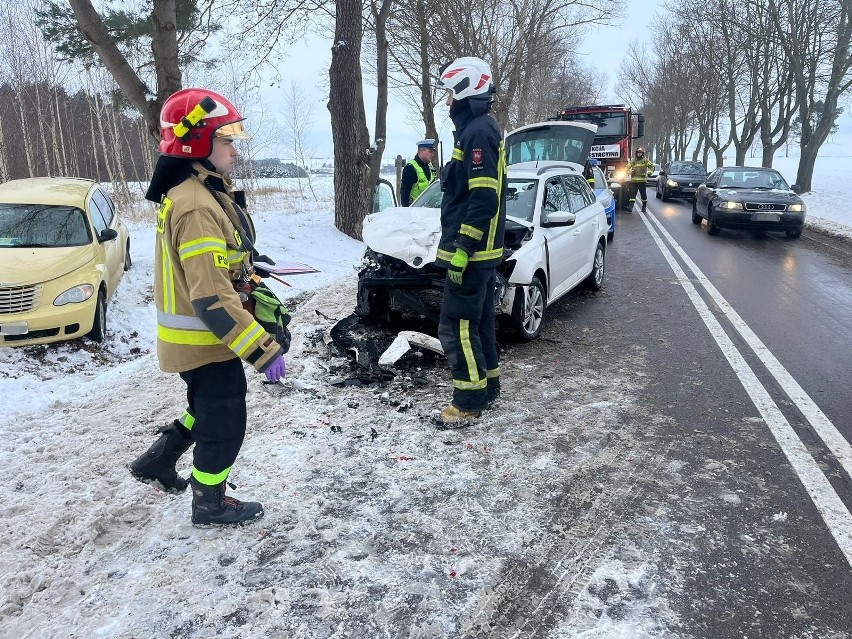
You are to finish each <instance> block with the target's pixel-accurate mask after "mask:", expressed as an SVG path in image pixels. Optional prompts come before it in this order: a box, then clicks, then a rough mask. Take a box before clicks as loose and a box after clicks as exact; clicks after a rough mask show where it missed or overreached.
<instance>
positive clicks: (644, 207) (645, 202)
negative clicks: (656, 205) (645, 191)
mask: <svg viewBox="0 0 852 639" xmlns="http://www.w3.org/2000/svg"><path fill="white" fill-rule="evenodd" d="M642 212H643V213H647V212H648V202H647V201H645V200H643V201H642Z"/></svg>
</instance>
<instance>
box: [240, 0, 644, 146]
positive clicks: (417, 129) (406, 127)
mask: <svg viewBox="0 0 852 639" xmlns="http://www.w3.org/2000/svg"><path fill="white" fill-rule="evenodd" d="M657 6H659V3H658V2H657V1H656V0H632V1H631V2H628V3H627V9H626V11H627V16H626V18H625V19H624V20H623V21H620V24H619V25H618V26H613V27H599V28H597V29H595V30H593V31H592V32H591V33H590V34H589V36H588V37H587V38H586V41H585V42H584V43H583V46H582V48H581V53H582V55H583V62H584V63H585V64H588V63H589V60H590V58H591V60H592V61H593V65H594V67H595V68H597V69H599V70H600V71H602V72H604V73H605V74H606V75H607V91H608V93H609V96H608V98H607V100H608V101H619V100H618V98H617V96H616V95H615V93H614V91H613V90H612V87H613V85H614V83H615V79H616V77H617V73H618V68H619V66H620V65H621V62H622V60H623V58H624V55H625V53H626V51H627V47H628V45H629V44H630V42H631V41H645V40H647V39H648V38H649V36H650V34H649V31H648V27H649V25H650V24H651V20H652V19H653V15H654V12H655V11H656V7H657ZM471 54H472V55H475V52H471ZM330 57H331V54H330V41H329V40H323V39H320V38H311V39H310V40H307V41H304V42H299V43H296V44H294V45H293V46H291V47H289V48H288V58H287V60H286V61H285V62H284V64H283V65H282V66H281V67H280V70H281V74H282V81H281V86H282V87H285V88H286V87H289V86H290V84H291V81H293V80H295V81H296V82H297V83H298V84H299V86H300V87H303V88H304V90H305V92H306V93H308V94H309V95H311V96H312V99H314V100H315V102H316V108H315V109H314V111H313V120H314V121H313V126H312V129H313V132H312V135H311V146H312V147H314V148H315V149H316V155H318V156H319V157H331V154H332V142H331V121H330V117H329V113H328V109H327V108H326V102H327V101H328V97H327V88H326V85H327V82H328V64H329V61H330ZM364 91H365V106H366V108H367V125H368V126H369V127H370V129H371V132H372V128H373V121H374V119H375V114H374V105H375V99H376V98H375V90H374V89H373V87H371V86H370V85H369V83H366V82H365V87H364ZM282 95H283V90H281V89H276V88H271V87H270V88H267V89H265V90H264V101H265V102H266V103H267V104H276V103H281V96H282ZM436 117H437V119H438V123H439V132H440V134H441V136H442V138H443V139H444V140H451V139H452V125H451V123H450V120H449V117H448V116H447V109H446V108H439V110H438V112H437V113H436ZM411 119H412V115H411V114H409V113H408V112H407V111H406V108H405V106H403V105H402V104H401V103H400V102H399V101H398V100H396V99H395V97H394V96H393V94H391V96H390V104H389V107H388V120H387V127H388V141H387V146H386V149H385V154H384V158H383V161H384V162H386V163H390V162H392V161H393V158H395V157H396V156H397V155H398V154H399V155H402V156H403V157H407V158H409V157H411V155H412V154H413V153H414V151H415V150H416V146H415V145H416V143H417V141H418V140H420V139H422V138H423V136H424V133H425V129H424V127H423V124H422V123H420V124H414V123H412V122H411ZM248 124H249V126H250V125H251V121H249V123H248ZM261 155H265V154H261ZM269 155H279V156H281V157H283V156H285V155H287V150H286V149H279V150H278V151H276V152H275V153H270V154H269ZM444 155H445V156H446V155H447V151H446V150H445V152H444Z"/></svg>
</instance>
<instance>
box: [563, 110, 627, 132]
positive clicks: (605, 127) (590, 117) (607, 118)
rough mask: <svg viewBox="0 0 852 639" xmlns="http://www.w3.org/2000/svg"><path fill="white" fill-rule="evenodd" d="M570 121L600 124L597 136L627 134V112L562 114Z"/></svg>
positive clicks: (564, 118)
mask: <svg viewBox="0 0 852 639" xmlns="http://www.w3.org/2000/svg"><path fill="white" fill-rule="evenodd" d="M561 118H562V119H563V120H568V121H570V122H588V123H590V124H596V125H597V126H598V132H597V134H596V136H595V137H598V138H602V137H610V136H618V137H623V136H625V135H627V114H626V113H624V112H623V111H622V112H620V113H566V114H563V115H562V116H561Z"/></svg>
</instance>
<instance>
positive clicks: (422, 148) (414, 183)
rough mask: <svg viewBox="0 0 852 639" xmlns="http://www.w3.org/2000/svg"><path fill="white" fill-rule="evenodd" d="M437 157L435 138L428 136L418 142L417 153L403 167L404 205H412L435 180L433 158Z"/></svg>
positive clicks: (401, 193) (401, 186)
mask: <svg viewBox="0 0 852 639" xmlns="http://www.w3.org/2000/svg"><path fill="white" fill-rule="evenodd" d="M434 159H435V140H432V139H430V138H427V139H425V140H420V142H418V143H417V155H415V156H414V157H413V158H412V159H411V161H410V162H409V163H408V164H406V165H405V168H404V169H402V182H401V183H400V186H399V197H400V201H401V202H402V205H403V206H411V203H412V202H413V201H414V200H415V199H417V196H418V195H420V194H421V193H423V191H424V190H426V187H427V186H429V185H430V184H432V182H434V181H435V171H434V170H433V169H432V160H434Z"/></svg>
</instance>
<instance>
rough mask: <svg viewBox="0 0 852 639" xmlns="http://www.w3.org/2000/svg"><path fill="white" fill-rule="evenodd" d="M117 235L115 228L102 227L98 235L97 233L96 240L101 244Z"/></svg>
mask: <svg viewBox="0 0 852 639" xmlns="http://www.w3.org/2000/svg"><path fill="white" fill-rule="evenodd" d="M117 237H118V231H116V230H115V229H104V230H103V231H101V233H100V235H98V242H100V243H101V244H103V243H104V242H109V241H110V240H114V239H115V238H117Z"/></svg>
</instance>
